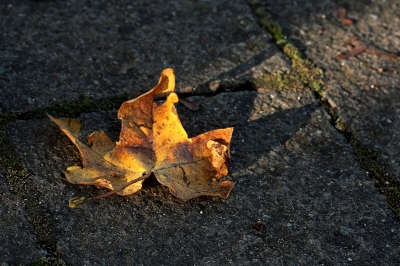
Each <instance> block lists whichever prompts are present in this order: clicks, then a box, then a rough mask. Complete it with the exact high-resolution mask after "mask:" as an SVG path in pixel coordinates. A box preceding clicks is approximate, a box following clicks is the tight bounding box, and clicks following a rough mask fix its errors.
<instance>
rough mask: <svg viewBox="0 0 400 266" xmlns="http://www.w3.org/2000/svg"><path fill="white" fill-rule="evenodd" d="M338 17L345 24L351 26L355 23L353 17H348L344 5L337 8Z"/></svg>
mask: <svg viewBox="0 0 400 266" xmlns="http://www.w3.org/2000/svg"><path fill="white" fill-rule="evenodd" d="M337 17H338V19H339V20H340V21H341V22H342V23H343V24H344V25H347V26H351V25H353V24H354V22H353V20H352V19H349V18H347V9H346V8H344V7H339V8H338V9H337Z"/></svg>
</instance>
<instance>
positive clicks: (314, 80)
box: [248, 0, 324, 94]
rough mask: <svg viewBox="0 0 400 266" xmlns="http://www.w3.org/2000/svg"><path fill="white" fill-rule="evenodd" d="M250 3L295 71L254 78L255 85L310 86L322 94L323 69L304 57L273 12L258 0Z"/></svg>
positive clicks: (287, 87) (266, 86) (293, 87)
mask: <svg viewBox="0 0 400 266" xmlns="http://www.w3.org/2000/svg"><path fill="white" fill-rule="evenodd" d="M248 3H249V5H250V6H251V7H252V9H253V11H254V13H255V14H256V15H257V17H258V18H259V21H258V22H259V24H260V25H261V27H262V28H263V29H265V30H266V31H268V32H269V33H270V34H271V35H272V38H273V39H274V41H275V43H276V44H277V45H278V46H279V47H280V48H281V49H282V51H283V53H284V54H285V55H286V56H287V57H288V58H289V59H290V60H291V63H292V69H293V72H289V73H284V74H281V73H272V74H266V75H262V76H260V77H258V78H255V79H253V80H252V82H253V83H254V85H255V86H256V87H258V88H263V89H272V90H276V89H278V90H283V89H291V90H302V89H304V88H309V89H311V90H313V91H315V92H317V93H318V94H321V93H322V88H323V85H324V82H323V81H322V75H323V72H322V70H321V69H320V68H318V67H316V66H315V65H314V64H312V63H311V62H309V61H308V60H305V59H303V57H302V55H301V53H300V51H299V49H298V48H297V47H296V46H295V45H294V44H292V43H291V42H290V41H288V40H287V39H286V37H285V35H284V34H283V30H282V27H281V26H280V25H279V23H278V22H276V21H275V20H274V19H273V18H272V16H271V14H270V13H269V12H268V11H267V10H266V9H265V7H264V6H263V5H262V4H261V3H260V2H259V1H258V0H248Z"/></svg>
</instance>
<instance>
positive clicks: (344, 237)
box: [7, 91, 400, 265]
mask: <svg viewBox="0 0 400 266" xmlns="http://www.w3.org/2000/svg"><path fill="white" fill-rule="evenodd" d="M191 100H192V101H193V102H195V103H197V104H198V105H199V106H200V110H199V111H196V112H193V111H190V110H187V109H185V108H183V107H179V110H178V112H179V114H180V117H181V120H182V123H183V125H184V127H186V129H187V131H188V133H189V135H190V136H194V135H197V134H199V133H202V132H204V131H206V130H210V129H215V128H220V127H226V126H235V130H234V136H233V140H232V144H231V148H232V163H231V166H230V173H229V175H228V177H227V178H229V179H231V180H234V181H235V182H236V184H235V187H234V189H233V191H232V193H231V195H230V197H229V198H228V199H220V198H213V197H200V198H196V199H192V200H189V201H186V202H182V201H180V200H178V199H176V198H174V197H173V196H172V195H171V194H170V193H169V191H168V189H167V188H166V187H163V186H161V185H159V184H158V183H157V182H156V181H155V180H151V179H150V180H146V182H145V185H144V187H143V189H142V190H141V191H139V192H138V193H137V194H135V195H131V196H127V197H121V196H112V197H110V198H107V199H104V200H99V201H92V202H88V203H87V204H84V205H82V206H81V207H79V208H77V209H69V208H68V206H67V205H68V199H69V198H71V197H75V196H80V195H86V196H88V195H96V194H99V193H101V192H104V190H103V189H97V188H93V187H87V186H79V185H72V184H69V183H67V182H66V181H65V177H64V176H63V174H62V171H64V170H65V168H66V167H67V166H71V165H74V164H77V165H79V164H80V158H79V154H78V151H77V149H76V148H75V147H74V146H73V144H72V143H71V142H70V141H69V139H68V138H67V137H66V136H65V135H64V134H63V133H62V132H61V131H60V130H59V129H58V128H57V127H56V126H55V125H54V124H52V123H51V122H50V121H49V120H47V119H45V120H30V121H17V122H15V123H13V124H10V125H8V129H7V132H8V136H9V137H10V139H11V140H12V142H13V143H14V144H15V146H16V148H17V152H18V154H19V155H20V156H22V157H23V159H24V161H25V163H26V165H27V167H28V168H29V170H30V171H31V172H32V173H33V177H32V178H33V184H34V186H35V191H36V192H37V198H38V200H40V201H42V202H43V204H45V206H46V208H47V209H48V210H50V212H51V217H52V221H53V223H54V227H55V229H56V232H57V250H58V252H59V254H60V255H61V257H62V258H63V259H64V260H65V261H66V262H68V263H70V264H71V265H83V264H84V265H132V264H135V265H151V264H154V265H181V264H185V265H188V264H193V265H194V264H195V265H226V264H234V265H250V264H251V265H304V264H312V265H316V264H324V265H340V264H347V263H350V262H352V263H357V264H360V265H377V264H379V265H394V264H395V263H396V262H398V261H399V260H400V254H399V253H398V250H399V248H400V225H399V223H398V221H397V220H396V219H395V217H394V214H393V213H392V212H391V211H390V210H389V208H388V206H387V203H386V199H385V197H384V196H383V195H381V194H379V193H378V192H377V189H376V188H375V187H374V183H373V181H372V180H371V179H370V178H369V177H368V176H367V174H366V173H365V172H364V171H363V170H361V169H360V168H359V167H358V164H357V163H356V162H355V161H354V159H353V155H352V149H351V147H350V146H349V145H348V144H347V143H346V142H345V141H344V139H343V137H342V136H341V135H340V134H339V133H338V132H337V131H336V129H334V128H333V127H332V126H331V125H330V123H329V117H328V116H327V115H326V113H325V112H324V111H323V110H322V109H320V108H319V107H318V104H317V103H316V101H315V98H314V96H313V94H312V93H311V92H288V91H282V92H264V93H261V92H260V93H257V92H236V93H222V94H218V95H217V96H215V97H193V98H191ZM79 119H80V120H81V121H82V123H83V132H82V134H81V135H82V136H81V137H82V139H84V138H85V137H86V136H87V135H88V134H90V133H91V132H92V131H93V130H98V129H104V130H105V131H106V132H107V134H108V135H110V136H111V138H112V139H113V140H116V139H117V137H118V132H119V128H120V126H119V122H118V121H117V119H116V112H115V111H110V112H105V111H103V112H97V113H89V114H82V115H80V116H79ZM256 222H261V223H262V224H263V225H264V229H263V230H262V231H258V230H256V229H254V228H253V225H254V224H255V223H256Z"/></svg>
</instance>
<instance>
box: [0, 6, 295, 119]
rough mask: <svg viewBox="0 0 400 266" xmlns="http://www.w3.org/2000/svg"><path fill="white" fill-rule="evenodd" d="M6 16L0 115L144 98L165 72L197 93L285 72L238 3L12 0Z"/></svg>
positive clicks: (1, 11)
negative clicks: (82, 100)
mask: <svg viewBox="0 0 400 266" xmlns="http://www.w3.org/2000/svg"><path fill="white" fill-rule="evenodd" d="M0 17H1V18H2V23H1V26H0V35H1V36H2V42H1V44H0V62H1V63H0V102H1V105H0V109H8V110H12V111H21V110H25V109H27V108H31V107H39V106H42V107H43V106H48V105H51V104H52V103H56V102H59V101H62V100H72V99H76V98H78V97H79V96H81V95H89V96H92V97H95V98H101V97H107V96H115V95H123V94H127V95H129V96H138V95H139V94H141V93H143V92H145V91H147V90H148V87H149V84H150V85H152V84H155V83H156V82H157V80H158V77H159V74H160V73H161V71H162V70H163V69H164V68H167V67H173V68H174V69H175V71H176V74H177V76H179V80H178V83H177V88H178V90H179V91H181V92H193V91H194V90H196V91H197V92H199V93H201V92H212V91H215V90H217V89H219V88H222V87H229V88H231V87H234V86H236V85H239V84H242V83H244V82H245V81H246V80H248V78H249V77H253V76H258V75H260V74H261V73H266V72H273V71H284V70H287V69H289V65H288V63H287V60H286V59H285V58H284V57H283V56H282V54H281V52H280V51H279V50H278V49H277V48H276V47H275V46H274V45H273V44H272V42H271V38H270V35H269V34H267V33H265V32H264V31H263V30H262V29H261V28H260V27H259V26H258V25H257V22H256V20H255V18H254V16H253V14H252V13H251V10H250V8H249V7H248V5H247V4H246V2H245V1H241V0H234V1H232V0H230V1H227V0H218V1H207V0H202V1H183V0H174V1H168V3H166V2H165V1H161V0H157V1H139V0H138V1H109V0H97V1H58V0H56V1H22V2H21V1H17V0H7V1H1V3H0Z"/></svg>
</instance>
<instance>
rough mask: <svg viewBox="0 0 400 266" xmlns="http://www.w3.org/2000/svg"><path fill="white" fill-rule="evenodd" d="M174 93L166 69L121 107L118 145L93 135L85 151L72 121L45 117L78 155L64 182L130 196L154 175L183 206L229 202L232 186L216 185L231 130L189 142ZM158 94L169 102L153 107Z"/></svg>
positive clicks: (227, 157)
mask: <svg viewBox="0 0 400 266" xmlns="http://www.w3.org/2000/svg"><path fill="white" fill-rule="evenodd" d="M174 87H175V76H174V73H173V70H172V69H170V68H169V69H165V70H164V71H163V72H162V73H161V77H160V80H159V83H158V84H157V86H156V87H154V88H153V89H152V90H150V91H149V92H147V93H145V94H143V95H141V96H139V97H138V98H136V99H132V100H129V101H127V102H124V103H123V104H122V106H121V107H120V109H119V111H118V118H119V119H121V120H122V128H121V133H120V138H119V141H118V142H117V143H113V142H112V141H111V140H110V139H109V138H108V137H107V135H106V134H105V133H104V132H103V131H96V132H94V133H92V134H91V135H90V136H89V138H88V145H89V146H87V145H85V144H83V143H82V142H80V141H79V139H78V134H79V131H80V127H81V126H80V123H79V122H78V121H77V120H74V119H70V118H60V119H56V118H53V117H52V116H50V115H49V118H50V119H51V120H52V121H53V122H55V123H56V124H57V125H58V126H59V127H60V128H61V130H62V131H63V132H64V133H65V134H66V135H67V136H68V137H69V138H70V140H71V141H72V142H73V143H74V144H75V145H76V146H77V147H78V149H79V151H80V153H81V155H82V163H83V167H79V166H71V167H69V168H67V170H66V172H65V174H66V178H67V180H68V181H69V182H71V183H74V184H86V185H96V186H102V187H106V188H108V189H110V190H116V191H115V192H117V194H120V195H130V194H133V193H135V192H137V191H139V190H140V189H141V187H142V183H143V180H144V179H145V178H147V177H148V176H150V175H151V174H154V175H155V177H156V178H157V180H158V181H159V182H160V183H161V184H163V185H165V186H167V187H169V190H170V191H171V193H172V194H173V195H174V196H176V197H178V198H180V199H183V200H187V199H190V198H194V197H198V196H201V195H212V196H220V197H225V198H226V197H228V195H229V193H230V191H231V190H232V188H233V186H234V183H233V182H231V181H222V182H220V181H219V179H220V178H221V177H223V176H226V175H227V173H228V165H229V161H230V151H229V145H230V144H229V143H230V140H231V137H232V131H233V128H225V129H217V130H213V131H209V132H206V133H204V134H201V135H199V136H197V137H194V138H188V135H187V133H186V131H185V130H184V128H183V127H182V124H181V122H180V120H179V117H178V114H177V112H176V109H175V106H174V105H175V103H177V102H178V96H177V95H176V94H175V93H174V92H173V90H174ZM161 94H166V95H168V96H167V99H166V101H165V102H164V103H162V104H160V105H158V104H157V103H155V102H154V98H155V96H157V95H161ZM113 193H114V192H113ZM113 193H111V194H113ZM100 197H102V196H99V197H94V198H89V199H82V198H76V199H73V200H71V201H70V206H71V207H76V206H77V205H79V204H81V203H83V202H85V201H87V200H91V199H95V198H100Z"/></svg>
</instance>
